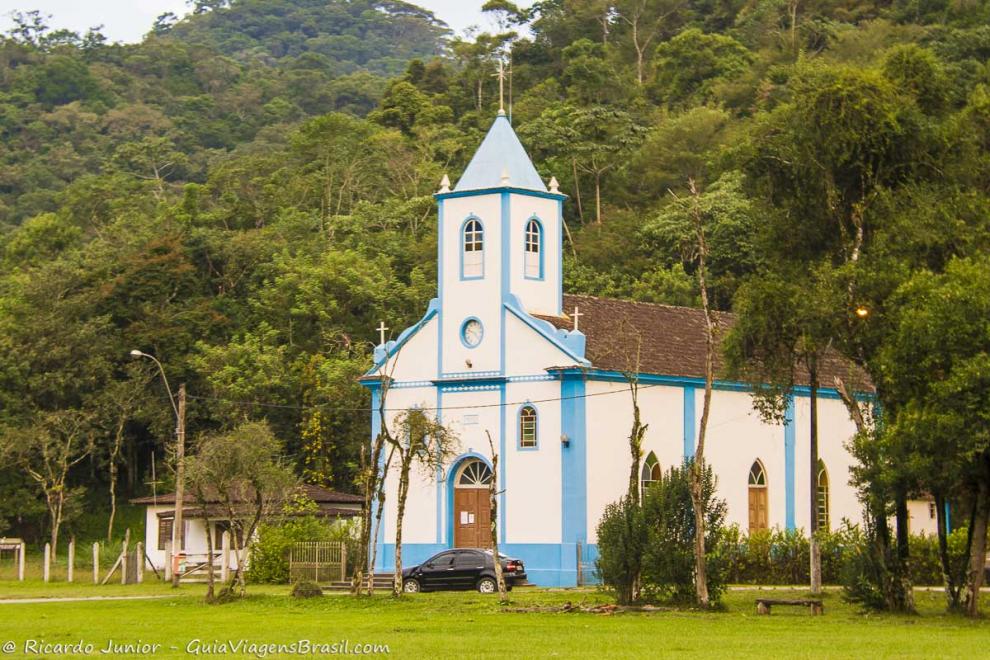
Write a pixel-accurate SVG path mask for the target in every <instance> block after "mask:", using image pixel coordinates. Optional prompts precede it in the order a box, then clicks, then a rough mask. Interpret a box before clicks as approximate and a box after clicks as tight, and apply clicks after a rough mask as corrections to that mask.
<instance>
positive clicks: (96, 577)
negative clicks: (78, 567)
mask: <svg viewBox="0 0 990 660" xmlns="http://www.w3.org/2000/svg"><path fill="white" fill-rule="evenodd" d="M99 583H100V544H99V543H94V544H93V584H99Z"/></svg>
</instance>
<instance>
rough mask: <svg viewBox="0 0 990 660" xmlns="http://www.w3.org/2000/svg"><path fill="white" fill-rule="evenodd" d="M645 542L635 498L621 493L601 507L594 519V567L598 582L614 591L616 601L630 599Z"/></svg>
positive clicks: (623, 603) (629, 600) (641, 514)
mask: <svg viewBox="0 0 990 660" xmlns="http://www.w3.org/2000/svg"><path fill="white" fill-rule="evenodd" d="M645 543H646V529H645V527H644V526H643V509H642V507H640V506H639V504H638V503H637V502H634V501H632V500H630V499H628V498H626V497H623V498H622V499H620V500H619V501H618V502H614V503H612V504H609V505H608V506H607V507H605V513H604V515H603V516H602V519H601V521H599V523H598V558H597V559H596V560H595V568H596V569H597V571H598V576H599V578H600V579H601V581H602V584H603V585H605V586H606V587H607V588H609V589H611V590H612V591H613V592H615V598H616V600H617V601H618V602H619V604H620V605H628V604H629V603H631V602H632V600H633V591H634V588H635V584H636V582H637V580H638V579H639V573H640V569H641V565H642V556H643V546H644V545H645Z"/></svg>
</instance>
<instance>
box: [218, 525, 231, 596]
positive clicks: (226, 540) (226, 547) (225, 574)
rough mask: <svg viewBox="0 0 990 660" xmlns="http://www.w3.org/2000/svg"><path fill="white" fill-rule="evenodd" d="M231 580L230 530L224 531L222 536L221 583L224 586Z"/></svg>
mask: <svg viewBox="0 0 990 660" xmlns="http://www.w3.org/2000/svg"><path fill="white" fill-rule="evenodd" d="M229 579H230V530H224V532H223V534H222V535H221V536H220V581H221V582H223V583H224V584H226V583H227V580H229Z"/></svg>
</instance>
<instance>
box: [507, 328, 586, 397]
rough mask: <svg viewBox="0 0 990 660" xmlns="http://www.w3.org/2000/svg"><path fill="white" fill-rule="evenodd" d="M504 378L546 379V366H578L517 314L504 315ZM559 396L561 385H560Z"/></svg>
mask: <svg viewBox="0 0 990 660" xmlns="http://www.w3.org/2000/svg"><path fill="white" fill-rule="evenodd" d="M505 346H506V351H505V375H506V376H546V368H547V367H559V366H567V365H572V364H575V361H574V358H572V357H570V356H568V355H567V354H566V353H564V352H563V351H562V350H560V349H559V348H557V347H556V346H555V345H554V344H552V343H551V342H550V341H549V340H548V339H546V338H544V337H543V336H541V335H540V334H539V333H538V332H537V331H536V330H534V329H533V328H531V327H530V326H528V325H527V324H525V323H523V321H521V320H520V319H519V318H518V317H517V316H516V315H515V314H513V313H512V312H510V311H508V310H506V313H505ZM556 387H557V394H556V395H555V396H559V395H560V386H559V385H557V386H556Z"/></svg>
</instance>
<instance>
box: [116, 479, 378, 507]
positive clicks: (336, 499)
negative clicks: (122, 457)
mask: <svg viewBox="0 0 990 660" xmlns="http://www.w3.org/2000/svg"><path fill="white" fill-rule="evenodd" d="M298 493H299V494H300V495H305V496H306V497H308V498H309V499H311V500H313V501H314V502H316V503H317V504H360V503H362V502H364V498H363V497H361V496H360V495H350V494H348V493H339V492H337V491H335V490H330V489H329V488H323V487H322V486H314V485H312V484H302V485H300V486H299V490H298ZM189 500H190V501H192V498H191V497H190V498H189ZM210 500H211V502H219V501H220V498H219V497H216V498H215V499H214V498H213V497H211V498H210ZM131 504H175V493H164V494H162V495H158V496H151V495H149V496H147V497H136V498H134V499H132V500H131Z"/></svg>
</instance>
